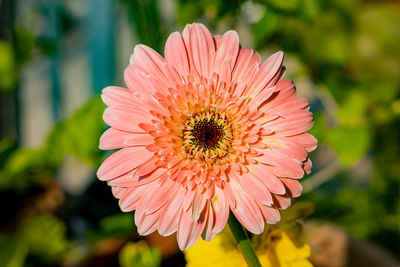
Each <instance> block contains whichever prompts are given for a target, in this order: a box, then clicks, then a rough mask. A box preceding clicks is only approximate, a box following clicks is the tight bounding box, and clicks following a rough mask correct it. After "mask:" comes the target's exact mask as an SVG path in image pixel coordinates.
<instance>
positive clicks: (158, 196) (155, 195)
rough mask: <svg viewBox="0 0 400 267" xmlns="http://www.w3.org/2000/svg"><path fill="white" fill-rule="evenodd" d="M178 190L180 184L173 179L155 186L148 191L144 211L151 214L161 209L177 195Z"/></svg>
mask: <svg viewBox="0 0 400 267" xmlns="http://www.w3.org/2000/svg"><path fill="white" fill-rule="evenodd" d="M177 191H178V185H177V183H175V182H173V181H172V180H171V179H167V180H166V181H165V183H163V184H162V185H161V186H160V187H156V186H155V187H153V188H152V190H151V191H149V192H147V195H146V197H145V200H144V201H143V202H144V208H143V209H144V212H145V213H146V214H150V213H153V212H155V211H157V210H159V209H160V208H161V207H162V206H164V205H165V204H166V203H167V202H169V201H170V199H171V198H173V197H174V196H175V193H176V192H177Z"/></svg>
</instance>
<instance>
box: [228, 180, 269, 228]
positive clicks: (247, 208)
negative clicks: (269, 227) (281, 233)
mask: <svg viewBox="0 0 400 267" xmlns="http://www.w3.org/2000/svg"><path fill="white" fill-rule="evenodd" d="M230 184H231V186H232V187H233V188H232V189H233V193H234V194H235V198H236V208H234V209H232V212H233V213H234V214H235V216H236V218H237V219H238V220H239V222H240V223H241V224H242V225H243V226H244V227H246V229H247V230H249V231H250V232H252V233H254V234H261V233H262V231H263V230H264V219H263V217H262V214H261V211H260V208H259V207H258V205H257V204H256V202H255V201H254V200H253V199H252V198H251V197H249V195H248V194H247V193H246V192H245V191H243V190H242V189H241V187H240V186H239V185H237V184H236V183H235V182H234V181H231V182H230ZM261 206H263V207H265V206H264V205H261Z"/></svg>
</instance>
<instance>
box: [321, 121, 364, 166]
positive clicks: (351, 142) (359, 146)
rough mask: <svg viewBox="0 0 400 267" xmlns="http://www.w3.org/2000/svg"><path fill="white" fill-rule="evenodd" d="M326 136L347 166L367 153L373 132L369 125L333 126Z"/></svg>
mask: <svg viewBox="0 0 400 267" xmlns="http://www.w3.org/2000/svg"><path fill="white" fill-rule="evenodd" d="M325 138H326V142H327V143H328V144H330V145H331V146H332V147H333V149H334V150H335V151H336V153H337V154H338V156H339V158H340V159H341V161H342V162H343V164H345V165H346V166H351V165H353V164H354V163H355V162H356V161H357V160H359V159H360V158H361V157H362V156H363V155H364V154H365V153H367V151H368V149H369V148H370V144H371V132H370V130H369V128H368V127H356V128H351V127H344V126H343V127H336V128H332V129H329V130H328V131H327V132H326V137H325Z"/></svg>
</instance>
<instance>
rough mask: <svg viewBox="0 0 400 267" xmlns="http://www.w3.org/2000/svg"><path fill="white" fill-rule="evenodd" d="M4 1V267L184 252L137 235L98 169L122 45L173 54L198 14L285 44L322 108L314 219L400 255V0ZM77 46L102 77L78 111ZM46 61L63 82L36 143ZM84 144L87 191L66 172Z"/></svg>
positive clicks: (300, 82) (276, 46)
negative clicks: (74, 96)
mask: <svg viewBox="0 0 400 267" xmlns="http://www.w3.org/2000/svg"><path fill="white" fill-rule="evenodd" d="M22 2H25V3H28V2H29V7H30V8H32V9H30V11H29V12H28V11H27V8H24V5H23V4H22ZM0 8H1V9H0V14H1V17H0V18H1V19H0V94H1V103H0V134H1V140H0V191H1V192H0V198H1V201H2V203H3V204H2V207H1V211H2V214H3V215H2V217H3V216H4V217H3V218H4V219H2V222H1V224H0V244H1V245H0V246H1V250H0V262H1V263H2V266H10V267H14V266H15V267H17V266H59V265H71V264H72V265H73V264H76V265H79V266H92V265H96V266H99V265H102V266H103V265H104V266H111V265H118V264H120V265H121V266H156V265H158V264H160V261H161V260H160V257H161V253H160V251H162V255H163V264H165V265H166V264H172V263H173V264H175V265H177V266H182V265H184V259H183V257H182V254H179V253H177V252H176V248H175V247H174V243H173V241H172V243H171V242H169V241H168V242H169V243H168V244H167V245H165V244H162V242H164V241H159V240H157V238H156V237H152V238H150V239H148V240H147V242H148V243H129V242H132V241H138V239H139V237H138V236H137V235H136V232H135V229H134V226H133V220H132V215H131V214H125V215H121V214H120V212H119V209H118V205H117V202H116V201H115V200H114V199H113V197H112V196H111V193H110V190H109V189H108V188H107V186H106V184H105V183H101V182H98V181H97V180H96V178H95V175H94V173H95V169H96V167H97V166H98V165H99V164H100V163H101V160H102V158H103V157H104V153H102V152H101V151H99V150H98V139H99V137H100V135H101V132H102V131H103V130H104V127H105V126H104V124H103V122H102V118H101V116H102V112H103V110H104V105H103V104H102V102H101V100H100V98H99V97H98V92H99V91H100V90H101V89H102V87H104V86H106V85H111V84H118V85H121V86H122V85H123V82H122V81H121V78H122V77H123V67H124V66H125V65H126V64H127V61H128V60H127V58H124V59H123V60H119V59H118V57H119V55H121V51H119V50H118V48H117V47H119V46H118V44H119V43H120V42H125V43H127V45H126V46H125V47H128V48H129V51H128V52H126V51H125V52H124V53H125V54H126V53H128V54H129V53H130V51H131V49H132V48H133V45H134V44H136V43H144V44H147V45H150V46H152V47H153V48H154V49H156V50H158V51H159V52H161V53H162V52H163V46H164V42H165V40H166V37H167V36H168V34H169V33H170V32H172V31H174V30H179V31H181V30H182V29H183V27H184V25H185V24H186V23H191V22H194V21H199V22H202V23H204V24H206V25H207V26H208V27H209V28H210V29H211V30H212V32H213V33H214V34H220V33H222V32H224V31H226V30H228V29H236V30H237V31H238V32H239V34H240V36H241V40H242V44H243V45H246V46H251V47H253V48H255V49H256V50H257V51H259V52H260V53H261V55H262V57H263V59H265V58H266V56H267V55H268V54H269V53H271V52H273V51H276V50H283V51H284V52H285V54H286V58H285V64H286V66H287V68H288V76H289V77H290V78H291V79H293V80H295V82H296V84H297V88H298V92H299V94H300V95H302V96H304V97H307V98H308V99H309V101H310V102H311V109H312V111H313V112H314V114H315V126H314V128H313V129H312V130H311V132H312V134H314V135H315V136H316V137H317V138H318V140H319V149H318V150H317V151H316V152H313V154H312V155H311V158H312V159H313V162H314V169H313V173H312V174H311V175H310V176H309V177H306V178H305V179H304V183H303V185H304V191H305V194H304V195H303V196H302V197H301V199H303V200H308V201H311V202H313V203H315V212H314V214H313V215H312V216H311V218H312V219H315V220H318V221H322V222H326V223H334V224H337V225H339V226H340V227H342V228H343V229H345V231H346V232H347V233H349V235H350V236H352V237H353V238H356V239H360V240H363V241H367V242H370V243H373V244H375V245H377V246H378V247H381V248H383V249H384V250H386V251H387V252H389V253H390V254H392V255H397V257H398V255H400V247H399V245H398V244H399V241H400V175H399V173H400V161H399V158H400V134H399V133H400V60H399V59H400V46H399V43H400V16H399V15H398V14H400V3H399V2H398V1H390V0H385V1H382V0H381V1H371V0H369V1H367V0H349V1H340V0H326V1H325V0H324V1H323V0H286V1H279V0H254V1H230V0H215V1H211V0H198V1H190V0H176V1H172V0H171V1H160V0H159V1H156V0H143V1H139V0H132V1H131V0H121V1H111V0H101V1H94V0H91V1H78V0H57V1H46V0H30V1H21V0H20V1H13V0H3V1H0ZM85 8H86V9H85ZM82 10H83V11H82ZM27 12H28V16H26V14H27ZM124 18H126V20H124ZM123 23H125V24H124V25H126V27H127V28H128V32H122V30H121V29H120V28H121V24H123ZM126 34H130V35H131V36H132V39H133V41H132V40H127V39H124V38H123V37H124V36H125V35H126ZM73 49H75V50H79V51H80V52H79V53H80V54H79V55H83V56H85V57H87V58H89V60H88V62H89V63H88V65H89V66H88V69H89V70H88V75H90V76H91V77H92V78H91V81H90V82H89V84H90V85H88V87H89V88H83V89H82V90H86V91H87V92H88V95H90V97H86V99H88V101H87V103H85V104H83V106H81V107H79V108H77V109H76V110H75V111H74V112H73V113H70V114H67V112H63V110H65V106H63V105H64V104H63V103H64V101H63V100H64V99H63V96H64V95H65V94H66V90H67V89H66V88H67V86H66V84H65V83H66V82H65V79H64V80H63V79H62V72H63V71H62V66H63V65H62V64H63V62H64V61H65V60H66V58H67V53H68V51H71V50H73ZM75 50H73V51H75ZM40 62H46V64H47V66H48V71H46V72H44V74H42V75H43V79H44V78H45V79H47V80H48V81H49V91H48V95H47V99H46V102H47V103H49V105H50V106H51V114H50V117H51V120H52V121H53V122H52V124H53V126H52V127H53V128H52V129H51V130H50V131H49V132H48V133H47V134H46V136H45V137H43V138H42V139H43V141H42V144H41V145H40V146H29V145H26V144H24V141H23V140H24V138H23V137H24V136H29V135H31V134H32V133H31V132H28V130H27V129H25V128H24V123H23V122H24V121H26V120H30V119H31V118H30V117H28V118H24V117H23V115H22V111H23V110H24V108H25V107H24V106H23V105H22V104H21V102H22V101H21V99H23V93H24V92H25V91H23V90H22V88H28V89H29V88H30V86H29V84H27V82H26V79H25V77H26V76H27V75H28V74H27V73H29V72H30V71H32V69H34V68H35V66H37V65H40V64H41V63H40ZM72 82H73V81H72ZM31 90H33V89H31ZM25 115H26V114H25ZM39 120H40V119H39ZM42 120H46V119H45V118H43V119H42ZM38 127H40V126H39V125H38ZM71 156H72V157H73V158H74V159H76V160H77V161H78V162H80V163H81V164H82V165H84V166H86V169H88V170H89V171H88V172H87V175H86V176H87V178H88V179H86V180H87V181H89V182H87V183H86V184H85V185H84V186H83V187H82V188H83V189H82V190H80V191H77V192H71V191H69V190H67V189H66V188H65V187H64V185H63V183H62V179H61V178H60V177H64V178H65V174H64V173H65V171H64V170H65V168H66V167H65V166H66V161H67V160H68V159H69V158H70V157H71ZM66 173H67V175H66V176H67V177H66V179H72V178H73V177H72V176H73V173H72V174H71V172H66ZM70 176H71V177H70ZM160 242H161V243H160ZM165 242H166V241H165ZM147 244H150V245H151V246H150V247H149V245H147ZM155 245H156V246H155ZM156 247H158V248H156ZM119 251H120V253H119ZM171 251H172V252H171ZM118 253H119V256H118ZM139 262H140V263H139ZM135 264H136V265H135ZM139 264H141V265H139Z"/></svg>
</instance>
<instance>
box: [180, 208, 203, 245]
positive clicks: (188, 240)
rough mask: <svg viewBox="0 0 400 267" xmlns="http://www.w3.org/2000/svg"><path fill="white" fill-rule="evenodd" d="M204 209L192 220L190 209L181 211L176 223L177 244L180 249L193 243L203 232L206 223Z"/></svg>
mask: <svg viewBox="0 0 400 267" xmlns="http://www.w3.org/2000/svg"><path fill="white" fill-rule="evenodd" d="M206 221H207V218H206V210H203V212H202V213H201V215H200V217H199V219H198V220H196V221H193V220H192V210H191V209H189V210H188V211H184V210H182V211H181V216H180V219H179V225H178V234H177V239H178V245H179V248H180V249H181V250H184V249H187V248H189V247H191V246H193V245H194V243H195V242H196V241H197V240H198V239H199V237H200V235H201V233H202V232H203V229H204V226H205V224H206Z"/></svg>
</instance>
